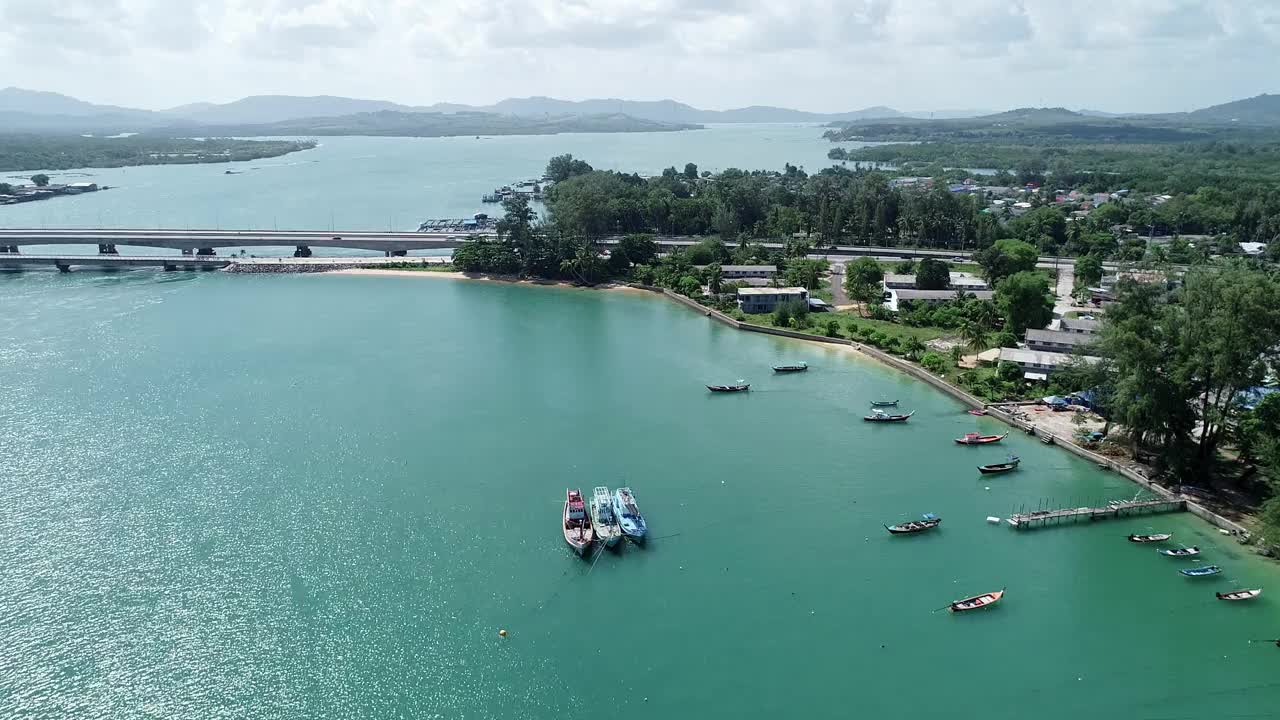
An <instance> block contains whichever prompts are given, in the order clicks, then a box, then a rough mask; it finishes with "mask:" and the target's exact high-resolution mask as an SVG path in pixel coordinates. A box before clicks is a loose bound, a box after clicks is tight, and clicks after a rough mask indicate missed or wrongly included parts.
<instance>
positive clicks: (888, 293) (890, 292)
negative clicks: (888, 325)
mask: <svg viewBox="0 0 1280 720" xmlns="http://www.w3.org/2000/svg"><path fill="white" fill-rule="evenodd" d="M965 294H966V295H967V296H969V297H972V298H974V299H977V300H991V299H992V298H994V297H995V293H994V292H992V291H990V290H965ZM955 299H956V291H955V290H916V289H915V288H901V289H899V288H886V289H885V291H884V304H885V307H887V308H889V310H890V311H892V312H898V308H899V304H900V303H903V302H905V301H907V300H910V301H912V302H922V303H927V304H929V305H941V304H942V303H946V302H952V301H954V300H955Z"/></svg>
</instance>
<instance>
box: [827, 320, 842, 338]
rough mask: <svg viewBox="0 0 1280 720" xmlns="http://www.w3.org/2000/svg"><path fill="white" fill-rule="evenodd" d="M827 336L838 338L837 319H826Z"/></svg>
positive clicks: (838, 327)
mask: <svg viewBox="0 0 1280 720" xmlns="http://www.w3.org/2000/svg"><path fill="white" fill-rule="evenodd" d="M827 337H830V338H838V337H840V323H839V321H837V320H828V321H827Z"/></svg>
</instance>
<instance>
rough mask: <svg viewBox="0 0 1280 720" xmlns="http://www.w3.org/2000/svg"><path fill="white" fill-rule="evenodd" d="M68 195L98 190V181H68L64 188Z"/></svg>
mask: <svg viewBox="0 0 1280 720" xmlns="http://www.w3.org/2000/svg"><path fill="white" fill-rule="evenodd" d="M62 191H63V192H64V193H66V194H67V195H79V194H80V193H86V192H97V191H98V183H91V182H74V183H68V184H67V185H66V187H64V188H63V190H62Z"/></svg>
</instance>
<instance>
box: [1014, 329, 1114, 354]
mask: <svg viewBox="0 0 1280 720" xmlns="http://www.w3.org/2000/svg"><path fill="white" fill-rule="evenodd" d="M1096 340H1097V338H1096V337H1094V336H1093V335H1092V334H1089V333H1078V332H1069V331H1065V330H1028V331H1027V349H1029V350H1039V351H1042V352H1064V353H1070V352H1075V351H1076V350H1079V349H1080V348H1083V347H1085V346H1087V345H1089V344H1091V343H1093V342H1095V341H1096Z"/></svg>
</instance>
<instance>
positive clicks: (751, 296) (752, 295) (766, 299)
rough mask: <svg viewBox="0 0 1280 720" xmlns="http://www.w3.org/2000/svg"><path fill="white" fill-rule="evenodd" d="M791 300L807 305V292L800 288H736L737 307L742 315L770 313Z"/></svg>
mask: <svg viewBox="0 0 1280 720" xmlns="http://www.w3.org/2000/svg"><path fill="white" fill-rule="evenodd" d="M791 300H795V301H797V302H801V303H804V304H806V305H808V304H809V291H808V290H806V289H805V288H802V287H784V288H756V287H745V288H738V307H740V308H742V312H744V313H771V312H773V311H774V310H776V309H777V308H778V305H781V304H782V303H785V302H788V301H791Z"/></svg>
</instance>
